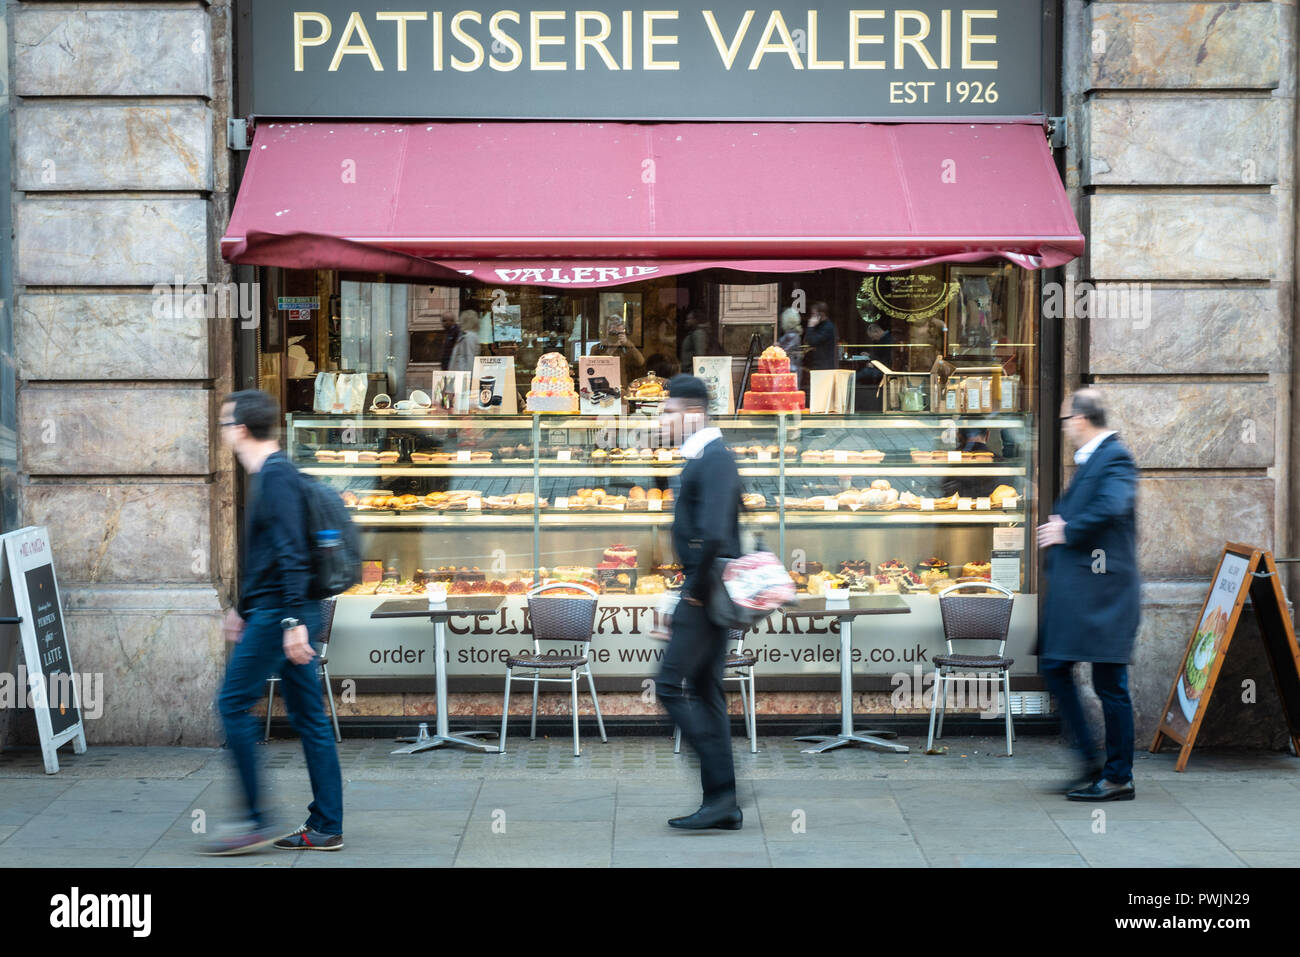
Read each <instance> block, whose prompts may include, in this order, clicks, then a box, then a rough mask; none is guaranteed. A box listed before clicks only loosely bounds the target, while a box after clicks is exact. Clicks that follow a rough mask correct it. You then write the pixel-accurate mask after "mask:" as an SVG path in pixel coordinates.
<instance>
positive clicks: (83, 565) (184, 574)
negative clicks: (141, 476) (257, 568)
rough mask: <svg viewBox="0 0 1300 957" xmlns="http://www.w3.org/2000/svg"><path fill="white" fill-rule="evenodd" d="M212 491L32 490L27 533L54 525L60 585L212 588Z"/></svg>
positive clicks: (136, 487) (188, 487) (27, 496)
mask: <svg viewBox="0 0 1300 957" xmlns="http://www.w3.org/2000/svg"><path fill="white" fill-rule="evenodd" d="M211 498H212V486H211V485H208V484H206V483H195V484H179V483H177V484H165V485H159V484H148V485H144V484H131V485H85V484H56V485H46V484H40V485H28V486H25V487H24V488H23V489H22V501H21V503H20V506H21V514H22V516H23V524H25V525H46V526H48V527H49V530H50V540H51V542H52V544H53V548H54V560H55V562H56V566H55V567H56V568H57V569H58V574H59V579H60V581H69V582H87V583H92V582H102V583H110V582H138V583H144V584H165V583H171V582H184V583H192V582H205V581H209V580H210V579H211V577H212V570H211V567H210V565H211V535H212V501H211Z"/></svg>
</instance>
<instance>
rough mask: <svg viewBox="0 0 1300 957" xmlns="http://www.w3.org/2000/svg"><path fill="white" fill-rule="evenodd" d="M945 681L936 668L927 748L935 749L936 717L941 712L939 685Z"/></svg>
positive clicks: (928, 749)
mask: <svg viewBox="0 0 1300 957" xmlns="http://www.w3.org/2000/svg"><path fill="white" fill-rule="evenodd" d="M942 682H943V678H942V676H941V675H940V672H939V669H938V668H936V669H935V670H934V686H933V687H932V688H931V689H930V737H929V738H928V739H927V740H926V742H925V750H927V751H933V750H934V719H935V716H936V715H937V714H938V713H939V685H940V684H941V683H942Z"/></svg>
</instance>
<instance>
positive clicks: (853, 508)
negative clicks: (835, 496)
mask: <svg viewBox="0 0 1300 957" xmlns="http://www.w3.org/2000/svg"><path fill="white" fill-rule="evenodd" d="M861 507H862V506H861V505H850V506H849V511H850V512H856V511H857V510H858V509H860V508H861Z"/></svg>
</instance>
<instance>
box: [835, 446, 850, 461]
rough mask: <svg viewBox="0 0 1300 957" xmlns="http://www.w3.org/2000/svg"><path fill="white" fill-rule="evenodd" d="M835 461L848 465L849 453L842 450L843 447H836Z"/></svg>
mask: <svg viewBox="0 0 1300 957" xmlns="http://www.w3.org/2000/svg"><path fill="white" fill-rule="evenodd" d="M834 461H835V464H836V465H847V464H848V462H849V453H848V452H845V451H842V450H841V449H836V450H835V459H834Z"/></svg>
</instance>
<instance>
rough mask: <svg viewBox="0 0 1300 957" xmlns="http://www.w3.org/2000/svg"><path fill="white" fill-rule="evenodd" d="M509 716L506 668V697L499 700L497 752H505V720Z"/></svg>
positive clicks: (508, 681)
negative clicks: (499, 728) (499, 727)
mask: <svg viewBox="0 0 1300 957" xmlns="http://www.w3.org/2000/svg"><path fill="white" fill-rule="evenodd" d="M509 717H510V669H509V668H507V669H506V698H505V701H503V702H501V740H500V741H498V742H497V753H498V754H505V753H506V721H507V720H508V719H509Z"/></svg>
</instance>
